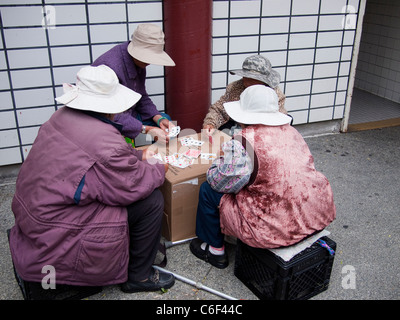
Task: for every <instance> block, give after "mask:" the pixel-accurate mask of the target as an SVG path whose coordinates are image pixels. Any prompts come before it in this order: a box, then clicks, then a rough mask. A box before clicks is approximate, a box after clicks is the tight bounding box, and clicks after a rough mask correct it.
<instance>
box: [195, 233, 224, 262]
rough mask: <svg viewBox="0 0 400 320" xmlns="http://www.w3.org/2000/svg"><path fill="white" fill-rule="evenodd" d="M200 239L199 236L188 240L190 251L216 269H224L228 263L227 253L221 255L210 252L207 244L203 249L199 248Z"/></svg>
mask: <svg viewBox="0 0 400 320" xmlns="http://www.w3.org/2000/svg"><path fill="white" fill-rule="evenodd" d="M202 243H203V241H201V240H200V239H199V238H196V239H193V240H192V241H191V242H190V251H191V252H192V253H193V254H194V255H195V256H196V257H197V258H199V259H201V260H204V261H206V262H208V263H210V264H211V265H213V266H214V267H216V268H218V269H225V268H226V267H227V266H228V265H229V261H228V255H227V254H226V252H225V253H224V254H223V255H216V254H212V253H211V252H210V250H208V248H209V246H210V245H209V244H207V245H206V248H205V249H204V250H203V249H202V248H201V244H202Z"/></svg>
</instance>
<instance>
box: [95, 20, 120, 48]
mask: <svg viewBox="0 0 400 320" xmlns="http://www.w3.org/2000/svg"><path fill="white" fill-rule="evenodd" d="M90 36H91V40H92V43H102V42H103V43H104V42H113V43H115V44H116V43H117V42H123V41H127V40H128V39H127V31H126V24H108V25H107V24H103V25H91V26H90Z"/></svg>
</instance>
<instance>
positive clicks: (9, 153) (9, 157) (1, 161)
mask: <svg viewBox="0 0 400 320" xmlns="http://www.w3.org/2000/svg"><path fill="white" fill-rule="evenodd" d="M21 161H22V159H21V153H20V151H19V147H18V148H7V149H0V166H5V165H9V164H14V163H21Z"/></svg>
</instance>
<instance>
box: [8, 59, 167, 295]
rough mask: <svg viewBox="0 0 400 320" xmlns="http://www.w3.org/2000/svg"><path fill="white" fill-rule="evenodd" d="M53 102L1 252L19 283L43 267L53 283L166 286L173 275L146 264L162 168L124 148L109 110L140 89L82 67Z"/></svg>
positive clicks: (158, 216)
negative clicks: (6, 247)
mask: <svg viewBox="0 0 400 320" xmlns="http://www.w3.org/2000/svg"><path fill="white" fill-rule="evenodd" d="M64 91H65V94H64V95H62V96H61V97H59V98H57V99H56V100H57V101H58V102H60V103H62V104H64V105H65V106H64V107H62V108H60V109H59V110H58V111H56V112H55V113H54V114H53V115H52V117H51V118H50V119H49V120H48V121H47V122H46V123H44V124H43V125H42V127H41V128H40V130H39V133H38V136H37V138H36V140H35V142H34V144H33V146H32V149H31V150H30V152H29V155H28V157H27V158H26V160H25V162H24V163H23V164H22V166H21V169H20V172H19V175H18V179H17V184H16V192H15V195H14V198H13V202H12V210H13V213H14V215H15V225H14V227H13V228H12V229H11V233H10V249H11V255H12V259H13V262H14V266H15V269H16V271H17V273H18V274H19V275H20V277H21V278H22V279H23V280H25V281H30V282H39V283H40V282H41V280H42V279H43V277H44V276H45V275H46V274H43V273H42V268H43V267H44V266H48V265H50V266H52V267H53V268H54V270H55V280H56V283H57V284H67V285H78V286H103V285H110V284H118V283H123V285H122V290H123V291H124V292H137V291H147V290H158V289H160V288H168V287H171V286H172V285H173V284H174V277H173V276H172V275H170V274H166V273H160V274H158V271H157V270H154V269H153V268H152V264H153V262H154V259H155V256H156V253H157V249H158V245H159V241H160V234H161V233H160V231H161V222H162V216H163V208H164V201H163V197H162V194H161V192H160V191H159V190H158V187H160V186H161V185H162V184H163V182H164V179H165V172H166V170H167V169H168V166H164V165H163V164H160V163H155V161H153V162H152V163H150V162H148V161H147V159H149V157H151V152H150V151H138V150H135V149H133V148H132V147H131V146H130V145H128V144H127V143H126V142H125V140H124V138H123V136H122V135H121V133H120V127H121V126H120V125H119V124H118V123H115V122H113V121H112V120H113V117H114V114H116V113H119V112H123V111H124V110H126V109H128V108H130V107H131V106H132V105H134V104H135V103H136V102H137V101H138V100H139V99H140V97H141V95H140V94H138V93H136V92H134V91H132V90H130V89H128V88H126V87H124V86H122V85H120V84H119V83H118V78H117V76H116V75H115V73H114V71H113V70H112V69H110V68H109V67H107V66H104V65H100V66H98V67H84V68H82V69H81V70H80V71H79V72H78V74H77V83H76V86H74V85H66V86H64Z"/></svg>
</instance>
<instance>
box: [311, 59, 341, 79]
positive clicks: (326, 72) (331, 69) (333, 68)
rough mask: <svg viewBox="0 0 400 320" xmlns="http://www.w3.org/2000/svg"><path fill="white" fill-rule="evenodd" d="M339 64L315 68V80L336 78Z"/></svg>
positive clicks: (328, 64) (319, 65)
mask: <svg viewBox="0 0 400 320" xmlns="http://www.w3.org/2000/svg"><path fill="white" fill-rule="evenodd" d="M338 68H339V63H321V64H316V65H315V67H314V78H326V77H336V76H337V75H338Z"/></svg>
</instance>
